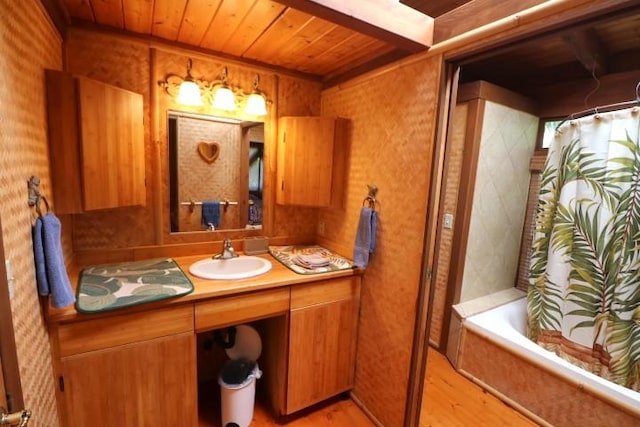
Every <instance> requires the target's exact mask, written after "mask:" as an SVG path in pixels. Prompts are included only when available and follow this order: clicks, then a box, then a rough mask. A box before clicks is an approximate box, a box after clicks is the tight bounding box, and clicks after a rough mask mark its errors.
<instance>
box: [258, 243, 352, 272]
mask: <svg viewBox="0 0 640 427" xmlns="http://www.w3.org/2000/svg"><path fill="white" fill-rule="evenodd" d="M269 253H270V254H271V255H273V257H274V258H275V259H277V260H278V261H280V262H281V263H282V264H284V265H285V266H287V267H288V268H289V269H290V270H293V271H295V272H296V273H298V274H319V273H329V272H331V271H338V270H348V269H351V268H354V264H353V262H352V261H351V260H349V259H347V258H345V257H343V256H340V255H338V254H337V253H335V252H333V251H330V250H329V249H327V248H323V247H322V246H318V245H313V246H269ZM298 255H303V256H305V255H306V256H314V257H321V258H325V259H326V260H327V265H326V266H322V267H315V268H306V267H303V266H302V265H299V264H297V263H296V261H295V260H296V257H297V256H298Z"/></svg>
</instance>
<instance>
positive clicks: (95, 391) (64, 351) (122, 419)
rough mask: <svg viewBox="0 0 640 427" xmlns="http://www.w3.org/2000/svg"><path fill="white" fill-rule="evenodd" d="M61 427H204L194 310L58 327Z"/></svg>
mask: <svg viewBox="0 0 640 427" xmlns="http://www.w3.org/2000/svg"><path fill="white" fill-rule="evenodd" d="M54 334H55V336H57V338H58V343H59V344H58V352H59V356H60V358H59V364H58V370H59V376H60V377H59V386H60V390H59V391H58V394H59V395H60V396H61V400H60V401H61V402H64V404H63V405H62V406H61V407H60V411H61V412H62V419H63V420H64V421H63V425H65V426H96V427H101V426H104V427H111V426H123V427H128V426H131V427H139V426H188V427H197V426H198V412H197V387H198V385H197V372H196V347H195V334H194V332H193V306H192V305H188V306H183V307H173V308H167V309H160V310H154V311H149V312H141V313H134V314H125V315H122V316H112V317H105V318H101V319H95V320H87V321H83V322H77V323H71V324H63V325H59V326H57V327H56V328H55V331H54Z"/></svg>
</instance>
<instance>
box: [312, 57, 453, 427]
mask: <svg viewBox="0 0 640 427" xmlns="http://www.w3.org/2000/svg"><path fill="white" fill-rule="evenodd" d="M441 69H442V59H441V57H439V56H436V57H431V58H428V59H426V60H422V61H418V62H416V63H413V64H411V65H409V66H406V67H399V68H397V69H393V70H392V71H389V72H386V73H382V74H378V75H376V76H375V77H373V78H371V79H368V80H366V79H365V80H363V79H360V80H358V82H357V83H354V84H352V85H349V84H347V85H345V86H342V87H338V88H332V89H329V90H327V91H325V92H323V95H322V114H323V115H328V116H339V117H345V118H347V119H349V120H350V131H349V134H350V139H351V153H350V156H349V159H350V164H349V165H348V177H347V178H348V179H347V182H346V183H345V185H346V189H345V190H346V193H347V197H346V204H345V208H344V210H339V209H325V210H322V211H321V212H320V214H319V218H318V221H321V222H324V224H325V227H324V230H325V231H324V236H318V240H319V242H321V243H322V244H323V245H325V246H327V247H330V248H332V249H334V250H336V251H338V252H341V253H343V254H344V255H347V256H352V251H353V243H354V239H355V234H356V227H357V224H358V219H359V214H360V209H361V206H362V204H363V199H364V198H365V197H366V196H367V184H374V185H377V186H378V188H379V190H378V200H379V203H378V205H377V210H378V230H377V240H376V248H375V253H374V254H373V255H372V257H371V258H370V262H369V266H368V268H367V271H366V273H365V275H364V282H363V286H362V300H361V301H362V307H361V313H360V331H359V337H358V356H357V365H356V366H357V368H356V386H355V389H354V395H355V396H356V397H357V399H358V400H360V401H361V402H362V403H363V404H364V406H366V408H367V409H368V410H369V411H370V412H371V414H372V415H373V416H374V417H375V418H377V419H378V420H379V421H380V422H381V423H382V424H383V425H386V426H400V425H402V424H403V420H404V410H405V401H406V398H407V386H408V378H409V368H410V360H411V351H412V345H413V330H414V323H415V317H416V304H417V298H418V289H419V286H420V272H421V263H422V259H423V253H422V248H423V246H422V245H423V239H424V231H425V218H426V214H427V201H428V195H429V185H430V177H431V163H432V155H433V144H434V134H435V124H436V120H437V117H436V112H437V105H438V91H439V82H440V73H441Z"/></svg>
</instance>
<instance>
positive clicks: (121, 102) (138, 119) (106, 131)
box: [47, 70, 146, 214]
mask: <svg viewBox="0 0 640 427" xmlns="http://www.w3.org/2000/svg"><path fill="white" fill-rule="evenodd" d="M47 108H48V115H49V146H50V154H51V170H52V172H51V174H52V179H53V196H54V200H55V208H56V211H57V212H58V213H61V214H64V213H81V212H84V211H91V210H98V209H110V208H118V207H124V206H144V204H145V202H146V188H145V166H144V161H145V153H144V123H143V115H144V110H143V99H142V95H140V94H138V93H134V92H130V91H127V90H124V89H121V88H118V87H114V86H110V85H107V84H105V83H101V82H98V81H95V80H90V79H87V78H84V77H74V76H72V75H70V74H68V73H64V72H60V71H53V70H47Z"/></svg>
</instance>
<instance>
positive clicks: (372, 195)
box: [362, 184, 378, 210]
mask: <svg viewBox="0 0 640 427" xmlns="http://www.w3.org/2000/svg"><path fill="white" fill-rule="evenodd" d="M367 188H368V189H369V194H368V195H367V197H365V198H364V200H363V201H362V206H363V207H364V205H365V203H368V204H369V208H371V209H373V210H375V209H376V203H377V200H376V194H378V186H376V185H368V184H367Z"/></svg>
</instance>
